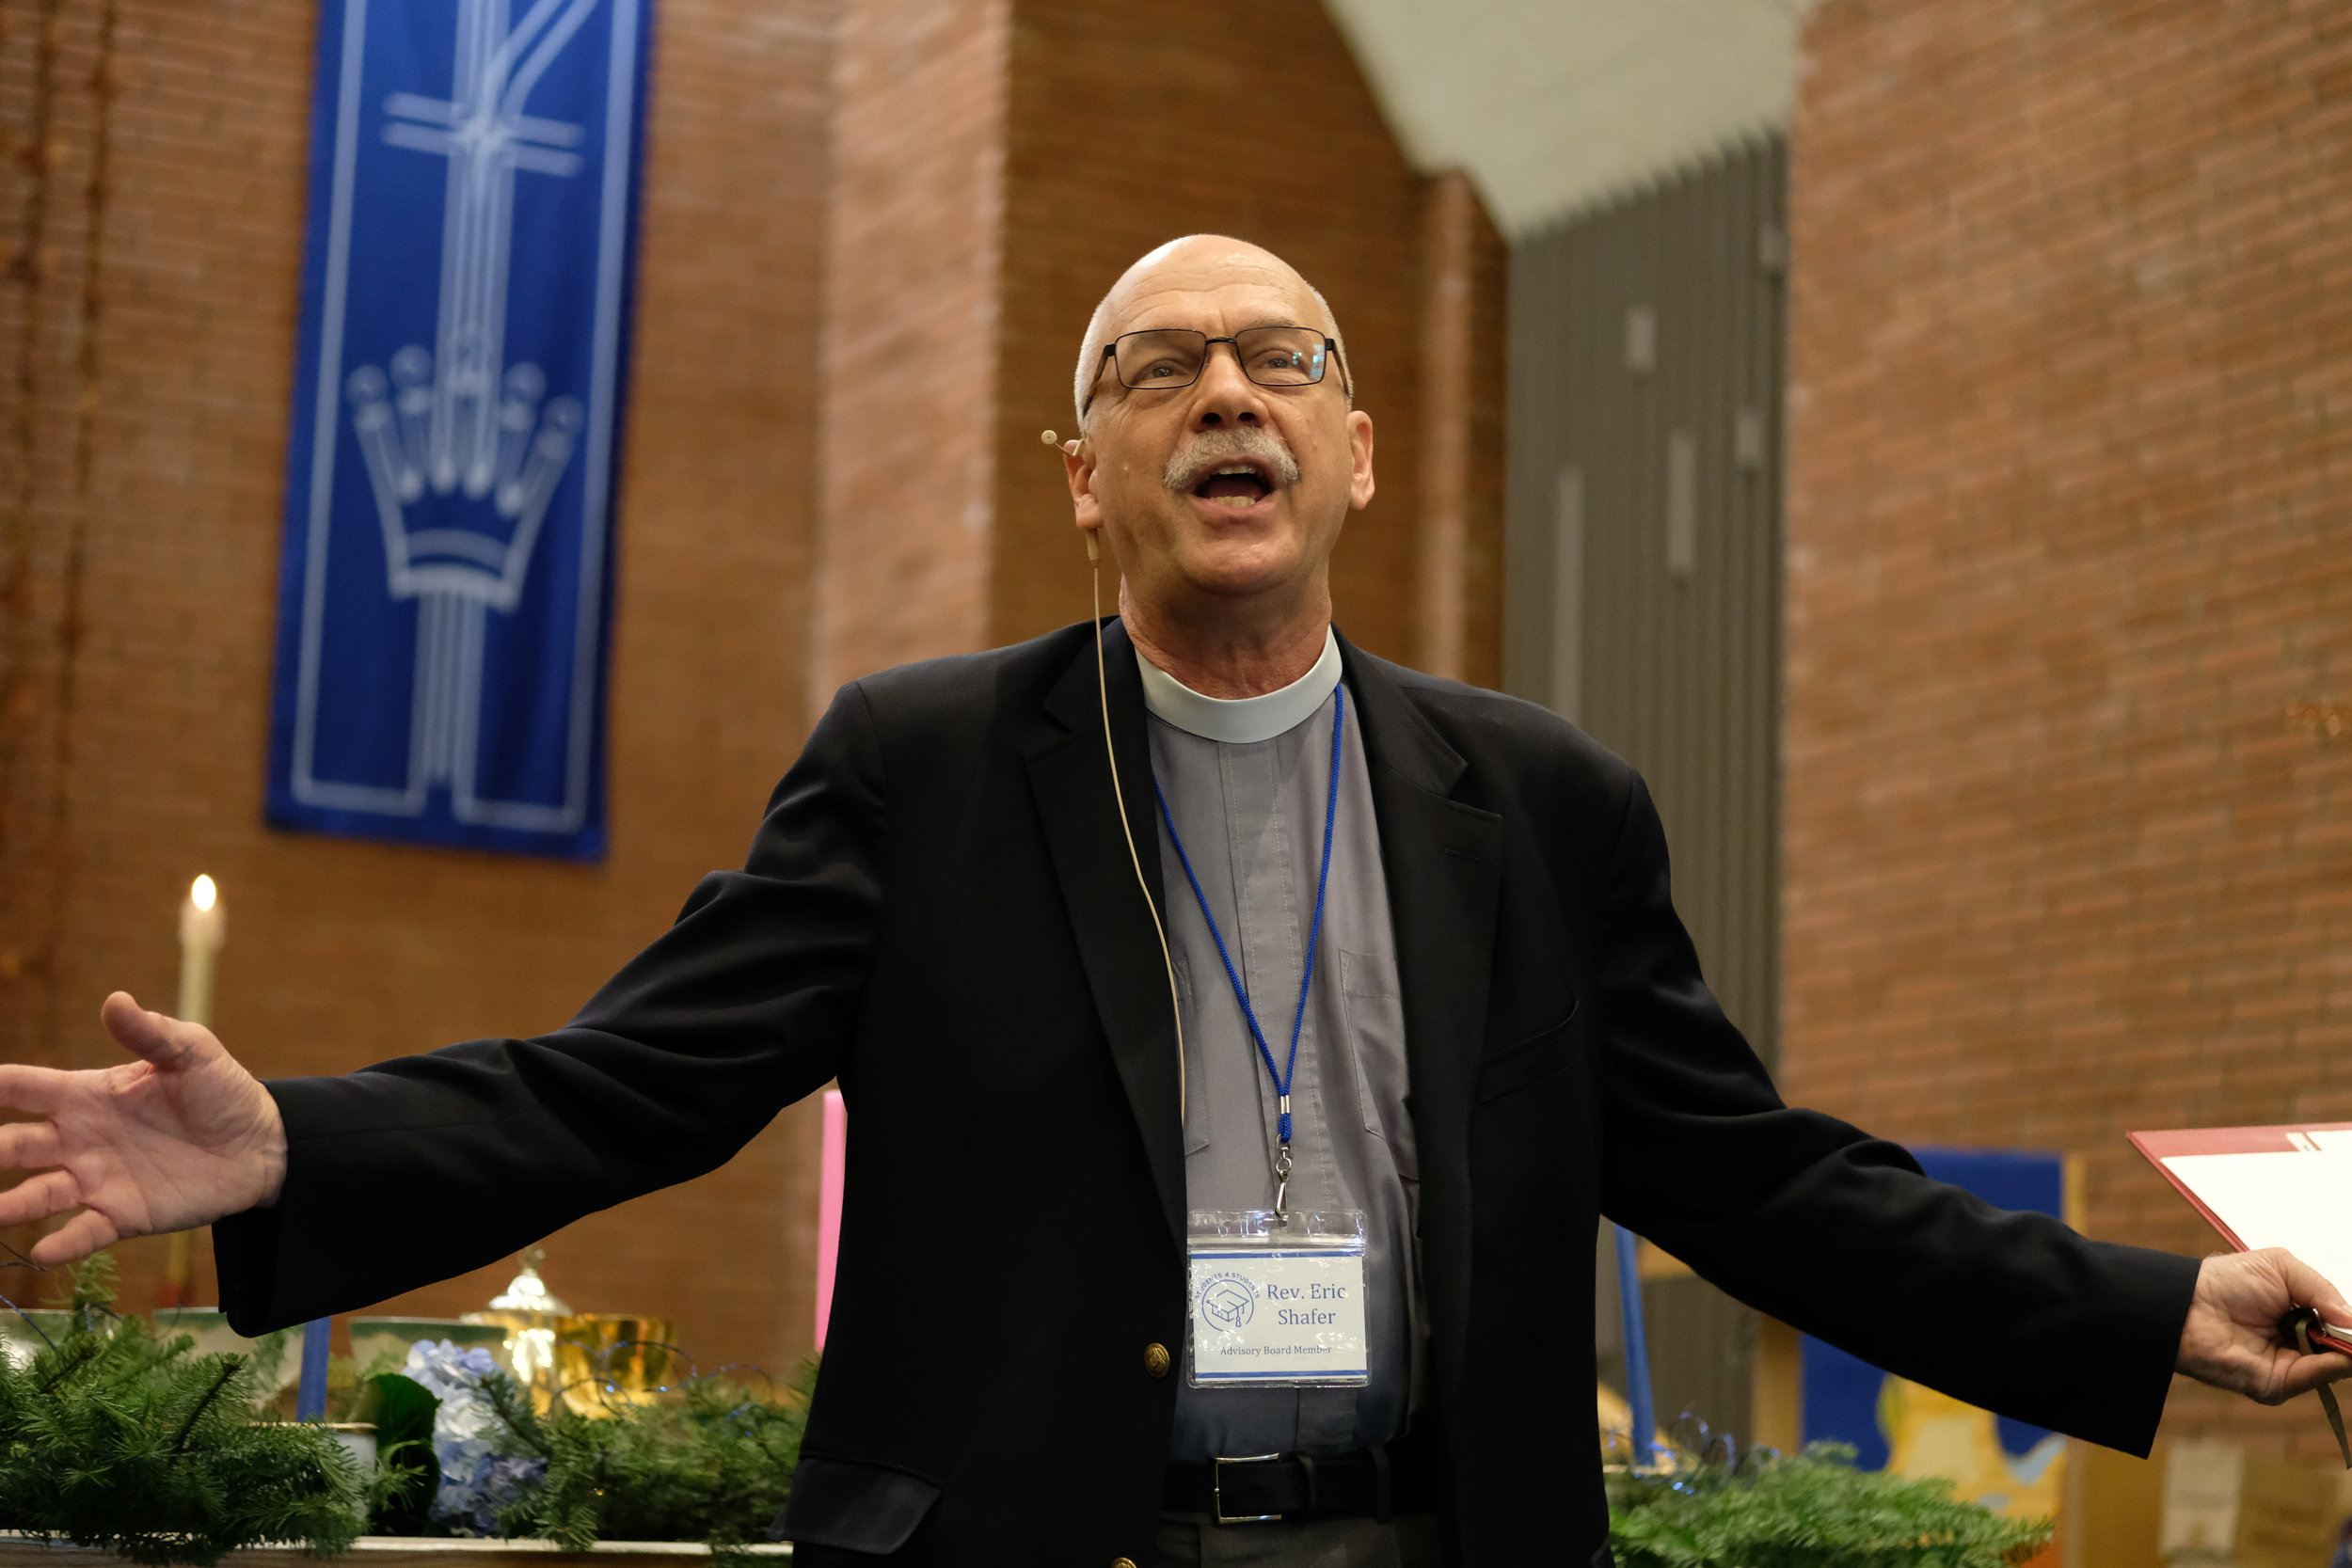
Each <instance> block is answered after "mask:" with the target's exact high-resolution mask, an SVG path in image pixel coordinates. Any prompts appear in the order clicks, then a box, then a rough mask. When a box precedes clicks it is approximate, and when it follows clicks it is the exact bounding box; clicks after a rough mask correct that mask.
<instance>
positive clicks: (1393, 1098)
mask: <svg viewBox="0 0 2352 1568" xmlns="http://www.w3.org/2000/svg"><path fill="white" fill-rule="evenodd" d="M1340 1009H1341V1012H1342V1015H1343V1019H1344V1022H1345V1023H1346V1026H1347V1030H1346V1033H1347V1059H1348V1064H1349V1067H1348V1071H1349V1075H1350V1082H1351V1083H1352V1084H1353V1085H1354V1086H1355V1090H1356V1107H1357V1113H1358V1119H1359V1121H1361V1122H1362V1124H1363V1129H1364V1131H1365V1132H1369V1133H1371V1134H1372V1135H1373V1136H1374V1137H1375V1138H1378V1139H1379V1140H1380V1141H1381V1142H1383V1143H1385V1144H1387V1145H1388V1147H1389V1157H1390V1158H1391V1159H1392V1160H1394V1161H1395V1162H1396V1172H1397V1174H1398V1175H1399V1176H1401V1177H1403V1178H1404V1179H1405V1180H1407V1181H1417V1180H1420V1179H1421V1169H1420V1160H1419V1157H1418V1155H1417V1154H1416V1153H1415V1151H1414V1148H1413V1120H1412V1117H1411V1116H1410V1115H1409V1114H1408V1113H1407V1111H1406V1093H1407V1091H1408V1089H1409V1088H1410V1086H1411V1084H1410V1079H1409V1077H1408V1075H1407V1069H1406V1057H1405V1006H1404V1002H1403V1000H1402V998H1401V996H1400V994H1399V992H1398V990H1397V984H1396V974H1395V972H1394V970H1393V969H1392V968H1391V966H1389V965H1387V964H1383V963H1382V962H1380V961H1379V960H1378V959H1376V958H1373V957H1372V956H1371V955H1369V954H1365V953H1349V952H1346V951H1344V950H1343V951H1342V952H1341V954H1340Z"/></svg>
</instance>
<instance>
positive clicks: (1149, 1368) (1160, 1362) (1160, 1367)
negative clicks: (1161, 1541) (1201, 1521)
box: [1113, 1339, 1168, 1568]
mask: <svg viewBox="0 0 2352 1568" xmlns="http://www.w3.org/2000/svg"><path fill="white" fill-rule="evenodd" d="M1143 1370H1145V1371H1146V1372H1149V1373H1150V1374H1151V1375H1152V1376H1153V1377H1166V1376H1167V1375H1168V1347H1167V1346H1166V1345H1163V1344H1161V1343H1160V1342H1159V1341H1158V1340H1156V1339H1155V1340H1153V1341H1152V1343H1151V1344H1148V1345H1146V1346H1144V1347H1143ZM1120 1561H1122V1562H1123V1561H1125V1559H1124V1558H1122V1559H1120ZM1113 1568H1117V1565H1116V1564H1114V1565H1113ZM1129 1568H1133V1564H1130V1565H1129Z"/></svg>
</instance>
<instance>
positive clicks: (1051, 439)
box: [1037, 430, 1061, 447]
mask: <svg viewBox="0 0 2352 1568" xmlns="http://www.w3.org/2000/svg"><path fill="white" fill-rule="evenodd" d="M1037 438H1038V439H1039V440H1041V441H1042V442H1044V443H1045V444H1046V445H1047V446H1049V447H1058V446H1060V445H1061V437H1060V436H1057V435H1055V434H1054V433H1053V432H1052V431H1050V430H1041V431H1039V432H1038V433H1037Z"/></svg>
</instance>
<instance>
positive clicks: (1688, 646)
mask: <svg viewBox="0 0 2352 1568" xmlns="http://www.w3.org/2000/svg"><path fill="white" fill-rule="evenodd" d="M1787 168H1788V159H1787V150H1786V144H1785V143H1784V141H1783V140H1782V139H1781V138H1779V137H1771V138H1766V139H1762V140H1758V141H1756V142H1754V143H1751V144H1749V145H1746V146H1743V147H1740V148H1738V149H1736V150H1730V151H1727V152H1725V153H1724V154H1722V155H1720V156H1718V157H1716V158H1714V159H1711V160H1709V161H1708V162H1707V163H1705V164H1703V165H1701V166H1697V167H1694V168H1692V169H1691V170H1689V171H1688V172H1686V173H1684V174H1682V175H1680V176H1677V178H1674V179H1671V180H1667V181H1663V182H1660V183H1658V184H1656V185H1653V186H1651V187H1649V188H1648V189H1646V190H1644V191H1641V192H1637V193H1634V194H1632V195H1630V196H1628V197H1626V198H1623V199H1620V200H1617V201H1615V202H1613V203H1611V204H1609V205H1608V206H1606V207H1602V208H1599V209H1597V210H1595V211H1591V212H1588V213H1585V214H1581V215H1579V216H1577V217H1575V218H1574V219H1572V220H1571V221H1569V222H1567V223H1565V224H1564V225H1562V226H1561V227H1560V228H1558V229H1556V230H1551V231H1549V232H1547V233H1543V234H1538V235H1535V236H1533V237H1531V238H1529V239H1526V240H1523V241H1521V242H1520V243H1519V244H1518V245H1515V246H1514V247H1513V249H1512V254H1511V371H1510V375H1511V420H1510V475H1509V489H1508V498H1509V499H1508V512H1507V514H1506V524H1505V527H1506V546H1505V547H1506V551H1507V559H1508V575H1507V578H1506V582H1507V591H1506V596H1505V614H1506V623H1505V627H1504V681H1505V684H1506V686H1507V687H1508V688H1509V689H1511V690H1512V691H1514V692H1516V693H1518V695H1520V696H1524V697H1528V698H1532V699H1534V701H1537V702H1541V703H1546V704H1548V705H1550V706H1551V707H1552V708H1553V709H1554V710H1555V711H1557V712H1559V713H1561V714H1563V715H1564V716H1565V717H1567V718H1569V719H1571V720H1572V721H1575V722H1577V723H1579V724H1581V726H1582V727H1583V728H1584V729H1585V730H1587V731H1588V732H1590V733H1591V734H1592V735H1593V736H1595V737H1596V738H1597V739H1598V740H1599V741H1600V742H1601V743H1602V744H1604V745H1606V746H1608V747H1609V748H1610V749H1612V750H1613V751H1614V752H1618V753H1619V754H1620V755H1622V756H1624V757H1625V758H1626V759H1627V760H1628V761H1629V762H1630V763H1632V764H1633V766H1634V767H1636V768H1640V769H1641V771H1642V774H1643V776H1644V777H1645V779H1646V780H1647V781H1648V782H1649V785H1650V789H1651V792H1652V793H1653V794H1654V795H1655V796H1656V798H1657V800H1658V806H1659V811H1660V813H1661V816H1663V817H1664V819H1665V824H1666V832H1667V838H1668V842H1669V843H1670V844H1671V846H1672V847H1673V850H1674V863H1675V901H1676V905H1677V908H1678V909H1679V910H1680V911H1681V913H1682V917H1683V920H1684V922H1685V923H1686V924H1687V925H1688V926H1689V927H1690V928H1691V934H1692V939H1693V941H1695V942H1696V943H1697V944H1698V950H1699V957H1700V961H1701V963H1702V964H1703V966H1704V967H1705V970H1706V973H1707V977H1708V983H1709V984H1710V985H1711V986H1712V987H1713V988H1714V990H1715V993H1716V995H1717V996H1718V997H1719V998H1721V999H1722V1002H1723V1004H1724V1010H1725V1011H1726V1012H1728V1013H1729V1014H1730V1016H1731V1018H1732V1020H1733V1022H1736V1023H1738V1024H1739V1025H1740V1028H1741V1029H1742V1030H1743V1031H1745V1032H1746V1034H1747V1036H1748V1038H1749V1039H1750V1040H1751V1041H1752V1042H1754V1044H1755V1046H1756V1051H1757V1052H1758V1053H1759V1054H1761V1055H1762V1056H1763V1057H1764V1059H1765V1060H1766V1062H1768V1063H1770V1062H1772V1060H1773V1059H1774V1058H1775V1056H1776V1054H1777V1051H1776V1047H1777V1043H1778V1037H1779V972H1778V971H1779V927H1778V922H1779V816H1780V758H1779V736H1780V689H1781V683H1780V673H1781V672H1780V659H1781V511H1782V467H1781V439H1780V436H1781V414H1782V385H1783V379H1784V374H1785V371H1784V345H1785V340H1786V325H1785V315H1786V310H1785V300H1786V292H1785V284H1784V277H1783V274H1784V272H1785V266H1784V265H1783V258H1784V256H1785V251H1786V241H1785V239H1784V238H1783V236H1784V235H1785V233H1786V229H1785V223H1786V218H1785V215H1784V214H1785V212H1786V186H1787ZM1644 314H1645V315H1646V316H1647V317H1648V318H1649V321H1650V323H1651V324H1652V326H1653V328H1654V330H1653V331H1652V332H1651V333H1650V334H1649V336H1650V337H1651V338H1652V339H1653V341H1652V343H1651V344H1650V346H1651V348H1652V350H1653V354H1652V356H1651V358H1650V362H1649V363H1648V364H1647V365H1646V366H1645V365H1643V364H1642V363H1640V358H1641V356H1639V355H1638V354H1637V353H1634V352H1631V351H1633V350H1637V349H1638V348H1640V347H1641V344H1640V342H1639V341H1638V340H1640V339H1641V338H1642V337H1643V336H1644V333H1643V332H1642V331H1641V330H1639V329H1638V328H1634V329H1629V322H1631V321H1632V320H1633V319H1634V318H1635V317H1637V316H1640V315H1644ZM1564 475H1571V476H1573V477H1572V478H1570V479H1566V480H1564V477H1563V476H1564ZM1564 493H1573V494H1577V495H1581V507H1579V508H1577V509H1576V510H1577V511H1578V512H1579V513H1580V514H1581V516H1579V517H1577V518H1575V519H1564V515H1563V514H1564V511H1565V510H1566V509H1565V508H1564V507H1563V505H1562V497H1563V495H1564ZM1568 520H1572V521H1574V522H1575V523H1576V524H1577V525H1578V526H1575V527H1572V528H1568V529H1566V530H1565V535H1564V529H1563V523H1564V521H1568ZM1563 546H1566V547H1568V548H1571V549H1573V548H1577V547H1579V546H1581V559H1580V560H1571V561H1566V562H1564V561H1563V559H1562V553H1561V552H1562V548H1563ZM1564 582H1565V583H1568V584H1570V585H1571V586H1572V587H1573V590H1574V592H1573V593H1572V594H1569V595H1566V596H1565V598H1564V596H1563V594H1561V591H1560V585H1561V584H1562V583H1564ZM1645 1293H1646V1294H1647V1296H1648V1297H1649V1299H1650V1301H1651V1303H1652V1307H1653V1310H1654V1311H1655V1312H1656V1313H1657V1315H1658V1316H1659V1317H1660V1318H1661V1320H1663V1321H1661V1322H1660V1323H1655V1324H1653V1326H1652V1330H1651V1334H1650V1345H1651V1354H1652V1360H1653V1373H1654V1375H1655V1377H1656V1380H1657V1384H1658V1403H1659V1411H1660V1415H1661V1419H1666V1418H1673V1417H1674V1416H1675V1415H1677V1413H1678V1412H1679V1411H1680V1410H1681V1409H1683V1408H1684V1407H1685V1405H1688V1406H1689V1407H1690V1408H1692V1409H1693V1410H1694V1411H1695V1412H1696V1413H1697V1414H1698V1415H1700V1416H1702V1417H1704V1418H1705V1419H1706V1420H1707V1421H1708V1424H1709V1425H1710V1426H1712V1427H1713V1428H1715V1429H1716V1430H1718V1431H1721V1430H1724V1429H1729V1430H1731V1431H1733V1432H1736V1433H1740V1434H1742V1435H1744V1434H1745V1433H1746V1430H1747V1426H1748V1409H1747V1402H1748V1395H1747V1381H1746V1366H1747V1355H1748V1346H1749V1344H1750V1342H1751V1340H1752V1338H1753V1324H1752V1320H1751V1317H1750V1315H1749V1314H1747V1313H1746V1312H1745V1311H1744V1309H1740V1308H1737V1307H1734V1306H1733V1305H1732V1304H1731V1303H1729V1302H1727V1301H1724V1300H1723V1298H1721V1297H1720V1296H1719V1295H1716V1294H1715V1293H1714V1292H1713V1291H1712V1288H1711V1287H1708V1286H1706V1285H1704V1284H1703V1283H1702V1282H1699V1281H1696V1280H1689V1279H1677V1280H1673V1281H1668V1282H1662V1283H1661V1284H1653V1285H1652V1286H1651V1287H1650V1288H1649V1290H1648V1291H1646V1292H1645ZM1661 1328H1664V1329H1668V1330H1670V1331H1669V1332H1666V1333H1661V1332H1660V1330H1661Z"/></svg>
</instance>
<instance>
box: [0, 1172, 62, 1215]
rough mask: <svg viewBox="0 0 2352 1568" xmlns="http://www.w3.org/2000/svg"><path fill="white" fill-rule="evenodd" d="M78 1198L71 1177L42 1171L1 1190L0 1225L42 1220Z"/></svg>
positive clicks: (59, 1211)
mask: <svg viewBox="0 0 2352 1568" xmlns="http://www.w3.org/2000/svg"><path fill="white" fill-rule="evenodd" d="M81 1201H82V1195H81V1189H80V1188H78V1187H76V1186H75V1185H74V1181H73V1178H72V1177H71V1176H68V1175H67V1174H66V1173H65V1172H64V1171H61V1170H51V1171H43V1172H41V1173H40V1175H39V1176H28V1177H26V1178H25V1179H24V1180H22V1181H20V1182H18V1183H17V1184H16V1185H15V1186H13V1187H10V1188H9V1189H8V1191H7V1192H5V1193H0V1225H23V1224H24V1223H25V1222H26V1221H28V1220H45V1219H47V1218H48V1217H49V1216H50V1215H52V1214H56V1213H62V1212H65V1211H66V1210H68V1209H71V1208H72V1207H73V1206H74V1205H75V1204H77V1203H79V1202H81Z"/></svg>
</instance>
